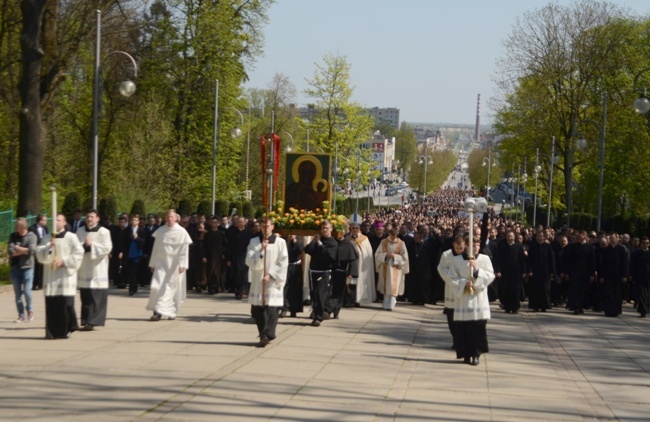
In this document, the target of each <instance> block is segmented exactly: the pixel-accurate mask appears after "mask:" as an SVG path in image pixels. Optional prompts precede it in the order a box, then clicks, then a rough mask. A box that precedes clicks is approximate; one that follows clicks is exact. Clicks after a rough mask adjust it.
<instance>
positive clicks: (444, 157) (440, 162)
mask: <svg viewBox="0 0 650 422" xmlns="http://www.w3.org/2000/svg"><path fill="white" fill-rule="evenodd" d="M423 152H426V151H423ZM422 155H424V156H429V158H431V164H427V172H426V176H427V177H426V179H427V180H426V183H427V186H426V192H432V191H434V190H436V189H438V188H439V187H440V186H442V184H443V183H444V182H445V180H447V176H449V173H451V171H452V170H453V168H454V166H455V165H456V163H457V162H458V157H456V155H454V152H453V151H451V150H443V151H431V150H429V151H428V153H426V154H422ZM424 175H425V173H424V162H423V163H422V164H420V163H419V162H418V163H413V165H412V166H411V171H410V172H408V181H409V184H410V185H411V188H412V189H415V190H417V191H419V192H423V191H424Z"/></svg>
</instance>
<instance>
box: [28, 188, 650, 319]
mask: <svg viewBox="0 0 650 422" xmlns="http://www.w3.org/2000/svg"><path fill="white" fill-rule="evenodd" d="M473 194H474V192H472V191H471V190H468V189H460V188H441V189H438V190H437V191H435V192H433V193H432V194H431V195H428V196H427V197H423V198H420V201H419V202H418V203H412V204H407V205H405V206H402V207H397V208H383V209H381V210H380V211H378V212H377V213H373V214H367V215H366V216H365V218H364V220H363V222H362V223H361V224H360V226H359V229H360V233H359V234H361V235H365V236H367V239H368V241H369V243H370V245H371V247H372V253H373V255H374V253H375V252H376V251H377V248H378V247H379V245H380V243H381V241H382V240H383V239H385V238H386V237H388V233H389V231H390V229H391V228H398V229H399V235H398V236H399V238H400V239H401V240H402V241H403V242H404V243H405V245H406V249H407V251H408V257H409V262H410V272H409V273H408V274H407V275H406V282H405V291H404V294H403V295H400V296H399V297H398V298H397V300H398V301H402V302H404V301H406V302H410V303H412V304H414V305H424V304H437V303H441V302H442V301H444V281H443V279H442V277H441V276H440V274H439V273H438V271H437V266H438V263H439V261H440V257H441V255H442V253H444V252H445V251H447V250H450V249H451V248H452V242H453V239H454V237H455V236H456V235H459V234H462V233H466V232H467V231H468V230H469V224H468V219H467V214H466V213H465V212H464V210H463V200H464V199H465V198H466V197H468V196H472V195H473ZM81 215H82V214H81V212H78V213H75V216H74V217H73V218H72V219H70V220H69V221H68V228H69V230H70V231H71V232H73V233H75V232H76V231H77V230H78V229H79V228H80V227H82V226H83V224H84V223H83V221H82V220H81ZM45 221H46V220H45V217H43V216H39V218H37V223H36V224H35V225H34V226H32V227H30V230H31V231H33V232H34V233H35V234H36V235H37V237H42V236H43V234H44V233H46V231H47V227H45V224H44V222H45ZM161 224H163V223H162V221H161V217H160V216H157V215H155V214H149V215H147V216H146V218H140V216H139V215H132V216H128V215H126V214H122V215H120V216H119V218H118V222H117V223H116V224H107V225H106V226H107V228H108V229H109V231H110V233H111V239H112V244H113V250H112V252H111V254H110V264H109V279H110V280H111V282H112V284H113V285H114V286H115V287H117V288H123V289H126V288H128V289H129V294H131V295H134V294H135V293H136V292H137V291H138V288H139V287H142V286H146V285H148V284H149V283H150V281H151V271H150V270H149V256H150V254H151V250H152V247H153V237H152V236H151V235H152V233H153V232H154V231H155V230H156V229H157V228H158V227H159V226H160V225H161ZM180 225H181V226H182V227H184V228H185V229H186V230H187V232H188V233H189V235H190V237H191V239H192V241H193V243H192V245H191V246H190V267H189V268H188V270H187V289H188V291H194V292H196V293H203V292H206V293H207V294H210V295H213V294H217V293H227V292H230V293H231V294H234V295H235V297H236V298H237V299H241V298H245V297H246V296H247V294H248V289H249V280H248V268H247V266H246V263H245V256H246V250H247V247H248V244H249V242H250V239H251V238H253V237H255V236H257V235H259V232H260V224H259V222H258V221H257V220H256V219H246V218H244V217H242V216H238V215H233V216H231V217H226V216H205V215H200V214H192V215H184V216H181V221H180ZM473 226H474V234H475V238H476V239H477V241H480V245H481V248H480V253H482V254H485V255H487V256H488V257H489V258H490V260H491V262H492V265H493V268H494V272H495V275H496V279H495V282H494V283H492V284H491V285H490V287H489V298H490V301H491V302H494V301H497V300H498V301H499V305H500V307H501V308H502V309H503V310H504V311H505V312H507V313H517V312H518V311H519V309H520V307H521V303H522V302H525V301H526V300H527V302H528V308H529V309H531V310H532V311H541V312H545V311H546V310H547V309H550V308H551V307H566V308H567V309H568V310H569V311H571V312H573V313H575V314H581V313H583V312H584V311H585V310H592V311H594V312H603V313H604V314H605V315H607V316H617V315H620V314H621V312H622V304H623V303H626V302H627V303H632V304H633V306H635V308H636V309H637V311H638V312H639V314H640V316H641V317H645V315H646V314H647V311H648V306H649V300H650V297H649V295H648V288H649V286H650V249H649V246H650V242H649V241H648V238H646V237H643V238H642V239H639V238H633V239H631V238H630V236H629V235H627V234H623V235H619V234H618V233H604V232H601V233H596V232H590V233H587V232H586V231H583V230H573V229H570V228H569V229H566V228H565V229H553V228H547V227H543V226H537V227H534V228H530V227H524V226H523V225H521V224H519V223H517V222H515V221H512V220H511V219H508V218H506V217H504V216H502V215H498V214H495V213H494V211H493V210H492V209H490V210H489V211H488V212H487V213H485V214H484V215H478V216H476V220H475V222H474V224H473ZM349 235H350V233H348V237H349ZM289 240H290V242H289V246H293V245H295V244H296V243H299V244H300V245H299V246H300V247H298V246H295V247H293V248H291V249H290V251H291V260H290V266H289V271H290V272H291V273H292V275H291V277H290V279H292V280H293V283H292V285H293V286H294V287H292V289H291V292H290V291H289V286H287V288H286V289H285V290H286V300H285V306H284V307H283V312H282V315H281V316H284V315H286V314H291V315H292V316H295V315H296V313H297V312H302V311H303V302H304V303H310V297H309V296H310V289H309V288H308V284H309V282H308V280H307V279H308V273H307V271H304V270H303V271H301V270H298V268H297V267H296V265H297V264H300V263H301V262H302V261H301V252H302V250H303V249H302V248H303V247H302V243H303V240H311V239H299V238H298V239H296V238H295V237H291V238H289ZM305 243H308V242H305ZM367 265H368V264H366V266H367ZM358 266H359V268H360V270H363V268H362V267H363V263H362V262H361V260H360V261H359V265H358ZM365 270H366V271H371V272H373V273H374V274H375V288H376V287H377V284H376V283H377V281H378V280H377V272H376V270H375V268H374V265H373V268H372V269H371V270H369V269H367V268H366V269H365ZM41 271H42V270H41ZM303 280H304V282H303ZM41 283H42V281H40V276H39V269H38V268H36V271H35V274H34V283H33V286H34V287H33V288H34V289H38V288H39V287H40V286H41ZM296 285H304V286H305V287H304V288H303V289H299V288H297V287H295V286H296ZM355 288H356V286H354V285H349V286H347V287H345V289H344V291H343V294H338V293H337V294H338V295H342V296H344V297H343V298H342V299H341V303H342V305H343V306H355V305H357V306H358V303H359V300H357V298H355ZM301 292H302V293H301ZM373 293H374V294H373V295H372V296H373V298H376V299H375V301H377V302H379V301H381V300H382V294H381V293H380V292H378V291H375V292H373ZM337 314H338V312H337Z"/></svg>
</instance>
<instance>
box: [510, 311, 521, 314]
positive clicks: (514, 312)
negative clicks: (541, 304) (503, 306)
mask: <svg viewBox="0 0 650 422" xmlns="http://www.w3.org/2000/svg"><path fill="white" fill-rule="evenodd" d="M510 313H511V314H518V313H519V311H510Z"/></svg>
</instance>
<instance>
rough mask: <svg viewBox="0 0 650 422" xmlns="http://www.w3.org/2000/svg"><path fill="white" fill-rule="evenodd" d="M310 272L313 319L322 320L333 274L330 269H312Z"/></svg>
mask: <svg viewBox="0 0 650 422" xmlns="http://www.w3.org/2000/svg"><path fill="white" fill-rule="evenodd" d="M309 273H310V277H311V280H310V285H309V286H310V290H311V300H312V307H313V316H312V319H314V320H316V321H322V320H323V319H324V318H323V315H324V314H325V306H326V303H327V302H328V301H329V285H330V278H331V276H332V274H331V273H330V272H329V271H310V272H309Z"/></svg>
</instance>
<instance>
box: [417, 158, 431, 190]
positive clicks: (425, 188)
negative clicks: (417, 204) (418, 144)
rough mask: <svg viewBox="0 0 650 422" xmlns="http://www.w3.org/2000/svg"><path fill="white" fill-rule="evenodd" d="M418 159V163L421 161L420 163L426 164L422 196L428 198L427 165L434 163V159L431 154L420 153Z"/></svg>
mask: <svg viewBox="0 0 650 422" xmlns="http://www.w3.org/2000/svg"><path fill="white" fill-rule="evenodd" d="M417 159H418V163H420V165H422V164H424V189H422V191H423V193H422V197H423V198H426V196H427V167H428V165H429V164H433V159H432V158H431V156H430V155H429V154H427V155H420V156H418V158H417Z"/></svg>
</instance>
